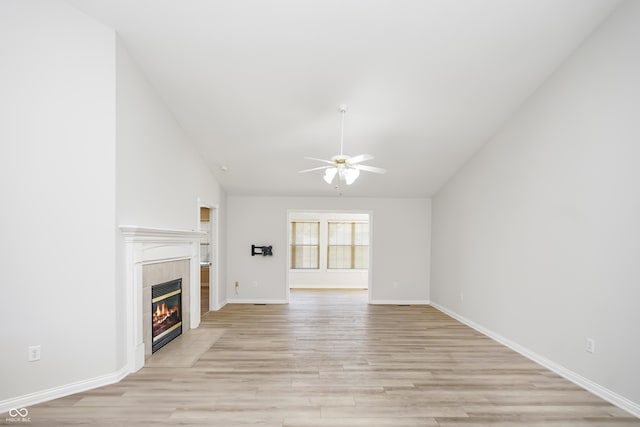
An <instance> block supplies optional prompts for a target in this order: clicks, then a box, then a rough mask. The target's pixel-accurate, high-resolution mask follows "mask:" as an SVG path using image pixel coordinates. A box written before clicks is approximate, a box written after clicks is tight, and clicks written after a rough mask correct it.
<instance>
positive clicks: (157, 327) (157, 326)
mask: <svg viewBox="0 0 640 427" xmlns="http://www.w3.org/2000/svg"><path fill="white" fill-rule="evenodd" d="M180 334H182V279H176V280H172V281H170V282H165V283H161V284H158V285H154V286H152V287H151V336H152V344H151V352H152V353H155V352H156V351H158V350H159V349H160V348H162V347H163V346H165V345H167V344H168V343H169V342H170V341H172V340H173V339H174V338H176V337H178V336H179V335H180Z"/></svg>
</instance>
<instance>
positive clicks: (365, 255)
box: [353, 246, 369, 268]
mask: <svg viewBox="0 0 640 427" xmlns="http://www.w3.org/2000/svg"><path fill="white" fill-rule="evenodd" d="M353 268H369V246H356V247H355V248H354V256H353Z"/></svg>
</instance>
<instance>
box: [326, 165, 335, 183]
mask: <svg viewBox="0 0 640 427" xmlns="http://www.w3.org/2000/svg"><path fill="white" fill-rule="evenodd" d="M337 172H338V169H337V168H327V169H326V170H325V171H324V180H325V182H326V183H327V184H331V183H332V182H333V178H335V176H336V173H337Z"/></svg>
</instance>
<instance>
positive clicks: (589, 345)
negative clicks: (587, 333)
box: [584, 338, 596, 353]
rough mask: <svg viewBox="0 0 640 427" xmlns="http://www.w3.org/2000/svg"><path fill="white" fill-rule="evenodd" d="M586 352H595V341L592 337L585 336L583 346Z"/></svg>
mask: <svg viewBox="0 0 640 427" xmlns="http://www.w3.org/2000/svg"><path fill="white" fill-rule="evenodd" d="M584 349H585V350H586V351H587V352H588V353H595V351H596V341H595V340H594V339H593V338H587V343H586V345H585V348H584Z"/></svg>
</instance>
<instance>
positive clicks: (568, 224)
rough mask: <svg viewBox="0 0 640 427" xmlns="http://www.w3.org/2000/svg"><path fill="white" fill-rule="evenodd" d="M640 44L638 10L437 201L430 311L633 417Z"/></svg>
mask: <svg viewBox="0 0 640 427" xmlns="http://www.w3.org/2000/svg"><path fill="white" fill-rule="evenodd" d="M638 40H640V2H637V1H635V2H634V1H629V2H626V3H623V4H622V6H621V7H620V8H619V9H618V10H617V11H616V12H615V13H614V14H613V15H612V16H611V17H610V19H609V20H608V21H606V22H605V23H604V24H603V26H602V27H601V28H600V29H599V30H598V31H597V32H596V33H595V34H593V35H592V37H591V38H589V39H588V40H587V41H586V43H585V44H584V45H583V46H582V47H581V48H580V49H579V50H578V51H577V52H575V54H574V55H573V56H572V57H570V58H569V59H568V60H567V61H566V63H565V64H564V65H563V66H562V67H560V69H558V70H557V72H556V73H555V74H554V75H553V76H552V77H551V78H550V79H549V80H548V81H547V82H546V83H545V84H544V85H543V86H542V87H541V88H539V90H538V91H537V92H536V93H535V94H534V95H533V96H532V97H531V98H530V99H529V100H528V101H527V102H526V103H525V104H524V105H523V106H522V107H521V108H520V109H519V111H518V112H517V113H516V114H515V115H514V116H513V117H512V118H511V120H509V121H508V122H507V123H506V124H505V125H504V127H503V128H502V129H501V130H500V131H499V132H498V133H497V134H496V135H495V137H494V138H492V140H491V141H489V143H488V144H487V145H486V146H485V147H484V148H483V149H482V150H481V151H480V152H479V153H477V155H476V156H475V157H474V158H473V159H472V160H471V161H470V162H469V163H468V164H467V165H466V166H465V167H464V168H463V169H462V170H461V171H460V172H459V173H458V174H457V175H456V176H455V178H454V179H452V180H451V181H450V182H449V183H448V184H447V185H446V186H445V187H444V188H443V189H442V190H441V191H440V192H439V193H438V194H437V195H436V197H435V199H434V206H433V258H432V265H433V269H432V285H431V299H432V301H434V302H435V303H437V304H439V305H441V306H442V307H443V308H445V309H447V310H450V311H451V312H452V313H454V314H457V315H459V316H461V317H463V318H465V319H467V320H469V321H471V322H475V324H477V325H479V326H481V327H484V328H486V329H487V330H489V331H491V332H493V333H495V334H496V335H499V336H501V337H503V338H506V339H507V340H510V341H512V342H513V343H515V344H516V345H518V346H520V347H522V348H523V349H525V350H526V351H530V352H531V354H533V355H537V356H540V357H542V358H545V359H546V360H548V361H550V362H551V363H552V364H556V365H557V366H559V367H560V368H561V369H566V373H567V374H571V373H575V374H578V375H579V376H582V377H585V378H586V379H588V380H586V381H587V382H588V381H593V382H595V383H596V384H597V385H598V386H596V387H595V388H599V387H603V388H604V389H601V390H600V392H601V394H603V395H608V396H609V398H611V399H614V400H616V399H617V403H618V404H623V405H625V401H624V399H625V398H626V399H628V400H630V401H632V402H635V403H630V404H629V405H627V406H626V407H627V408H628V409H631V410H633V411H635V413H636V414H640V406H638V405H639V404H640V369H638V361H639V360H640V340H638V337H639V336H640V310H639V309H638V303H639V302H640V187H639V183H640V167H639V161H640V126H639V125H638V124H639V122H640V113H639V112H640V55H639V54H638ZM586 337H590V338H593V339H595V342H596V351H595V353H593V354H590V353H587V352H586V351H585V340H586ZM576 378H578V377H576ZM592 389H594V387H592ZM610 392H611V393H610ZM627 403H629V402H627Z"/></svg>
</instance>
